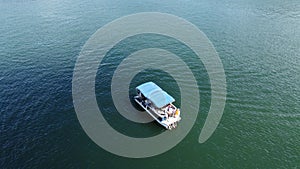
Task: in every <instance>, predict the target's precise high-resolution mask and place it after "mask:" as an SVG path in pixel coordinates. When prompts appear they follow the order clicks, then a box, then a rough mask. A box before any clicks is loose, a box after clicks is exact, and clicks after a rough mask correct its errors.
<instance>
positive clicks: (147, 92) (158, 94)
mask: <svg viewBox="0 0 300 169" xmlns="http://www.w3.org/2000/svg"><path fill="white" fill-rule="evenodd" d="M136 89H138V90H139V91H141V93H142V94H143V95H144V96H145V97H146V98H147V99H149V100H151V102H152V103H154V105H155V106H156V107H158V108H162V107H164V106H165V105H167V104H169V103H172V102H174V101H175V99H174V98H173V97H172V96H170V95H169V94H168V93H167V92H165V91H163V90H162V89H161V88H160V87H159V86H157V85H156V84H155V83H153V82H147V83H144V84H141V85H139V86H138V87H136Z"/></svg>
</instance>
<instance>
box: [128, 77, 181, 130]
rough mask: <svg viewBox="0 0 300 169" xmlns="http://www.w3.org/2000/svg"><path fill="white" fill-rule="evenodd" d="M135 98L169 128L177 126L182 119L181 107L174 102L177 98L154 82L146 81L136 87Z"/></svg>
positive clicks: (151, 114) (152, 115) (160, 122)
mask: <svg viewBox="0 0 300 169" xmlns="http://www.w3.org/2000/svg"><path fill="white" fill-rule="evenodd" d="M136 93H137V95H136V96H134V100H135V101H136V102H137V103H138V104H139V105H140V106H141V107H142V108H143V109H144V110H145V111H146V112H147V113H148V114H149V115H150V116H151V117H153V118H154V119H155V120H156V121H157V122H158V123H159V124H161V125H162V126H164V127H165V128H166V129H168V130H172V129H174V128H176V127H177V125H178V122H179V121H180V120H181V117H180V109H179V108H177V107H176V106H175V105H174V104H173V102H175V99H174V98H173V97H172V96H170V95H169V94H168V93H167V92H165V91H164V90H162V89H161V88H160V87H159V86H158V85H156V84H155V83H153V82H146V83H143V84H141V85H139V86H137V87H136Z"/></svg>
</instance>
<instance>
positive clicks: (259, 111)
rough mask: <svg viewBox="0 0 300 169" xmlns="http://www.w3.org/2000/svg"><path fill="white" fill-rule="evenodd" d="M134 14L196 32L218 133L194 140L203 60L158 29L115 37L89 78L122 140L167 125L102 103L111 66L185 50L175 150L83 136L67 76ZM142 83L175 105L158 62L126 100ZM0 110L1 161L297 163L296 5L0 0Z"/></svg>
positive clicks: (205, 94) (299, 64)
mask: <svg viewBox="0 0 300 169" xmlns="http://www.w3.org/2000/svg"><path fill="white" fill-rule="evenodd" d="M139 12H162V13H169V14H172V15H176V16H178V17H182V18H184V19H186V20H187V21H189V22H191V23H193V24H194V25H196V26H197V27H198V28H199V29H200V30H202V31H203V32H204V33H205V34H206V36H207V37H208V38H209V39H210V41H211V42H212V44H213V45H214V47H215V49H216V51H217V52H218V54H219V57H220V59H221V61H222V63H223V66H224V70H225V75H226V82H227V100H226V105H225V109H224V114H223V117H222V119H221V121H220V124H219V126H218V127H217V129H216V131H215V132H214V134H213V135H212V136H211V137H210V138H209V139H208V140H207V141H206V142H205V143H202V144H199V142H198V137H199V134H200V131H201V128H202V127H203V125H204V122H205V119H206V117H207V114H208V111H209V107H210V100H211V87H210V81H209V77H208V74H207V72H206V70H205V67H204V66H203V64H202V63H201V62H199V61H195V60H194V59H193V57H191V56H192V55H193V54H192V52H191V51H190V50H189V49H188V48H187V47H186V46H184V45H183V44H181V43H179V42H177V41H175V40H174V39H171V38H168V37H163V36H159V35H153V34H144V35H138V36H134V37H131V38H127V39H125V40H123V41H121V42H120V43H119V44H118V45H116V46H115V47H114V48H113V49H111V50H110V52H109V53H108V56H107V57H106V58H107V59H104V60H103V64H102V65H104V66H102V67H99V70H98V73H97V77H96V83H95V89H96V96H97V101H98V105H99V107H101V111H102V112H103V115H104V116H105V119H106V120H107V121H108V122H109V124H110V125H111V126H113V128H114V129H116V130H117V131H119V132H120V133H123V134H126V135H128V136H132V137H150V136H153V135H157V134H159V133H162V132H165V131H164V129H163V128H162V127H161V126H159V125H158V124H157V123H155V122H152V123H148V124H138V123H133V122H131V121H129V120H126V119H125V118H124V117H122V116H121V115H120V114H119V113H118V111H117V110H116V108H115V106H114V104H113V101H112V99H111V91H110V83H111V77H112V74H113V72H114V70H115V69H116V67H117V66H118V64H120V62H121V60H122V59H124V56H127V55H129V54H130V53H132V52H134V51H137V50H141V49H144V48H153V47H160V46H162V44H164V45H163V46H164V49H166V50H169V51H172V52H174V53H176V54H178V55H180V56H181V57H183V60H184V61H185V62H186V63H187V65H188V66H189V67H190V68H191V69H192V71H193V72H196V73H194V76H195V78H196V80H197V83H198V88H199V91H200V100H201V102H200V108H199V114H198V117H197V119H196V123H195V125H194V126H193V128H192V129H191V131H190V132H189V133H188V135H187V136H186V137H185V138H184V139H183V140H182V141H181V142H180V143H179V144H178V145H177V146H175V147H174V148H172V149H171V150H169V151H167V152H165V153H163V154H160V155H157V156H154V157H149V158H140V159H139V158H137V159H134V158H126V157H121V156H117V155H114V154H111V153H110V152H108V151H106V150H104V149H102V148H101V147H99V146H98V145H97V144H95V143H94V142H93V141H92V140H91V139H90V138H89V137H88V135H87V134H86V133H85V131H84V130H83V129H82V127H81V125H80V123H79V121H78V119H77V116H76V112H75V109H74V105H73V98H72V78H73V70H74V67H75V63H76V60H77V58H78V56H79V54H80V51H81V49H82V48H83V46H84V44H85V42H86V41H87V40H88V39H89V38H90V37H91V36H92V35H93V34H94V33H95V32H96V31H97V30H98V29H99V28H100V27H102V26H104V25H105V24H107V23H109V22H111V21H113V20H115V19H117V18H120V17H122V16H125V15H129V14H135V13H139ZM128 24H131V23H128ZM132 24H134V23H132ZM104 62H106V64H105V63H104ZM197 72H198V73H197ZM179 73H182V76H184V75H185V74H184V73H185V72H179ZM145 81H154V82H156V83H157V84H159V86H161V87H162V88H163V89H164V90H166V91H168V92H169V93H170V94H171V95H172V96H174V98H175V99H176V100H177V101H176V102H175V105H177V106H180V103H181V102H182V101H181V100H180V90H179V88H178V85H177V84H176V81H174V79H173V78H172V76H170V75H169V74H168V73H166V72H165V71H161V70H156V69H147V70H144V71H142V72H140V73H139V74H137V75H136V76H135V77H134V79H133V80H132V82H131V84H130V89H129V91H130V92H129V94H128V97H132V96H133V95H134V87H135V86H136V85H138V84H140V83H142V82H145ZM191 99H193V95H192V94H191ZM0 113H1V114H0V168H3V169H4V168H123V169H126V168H128V169H133V168H145V169H146V168H151V169H153V168H173V169H175V168H180V169H184V168H189V169H194V168H195V169H196V168H197V169H198V168H204V169H208V168H243V169H248V168H249V169H250V168H251V169H252V168H286V169H296V168H300V1H299V0H287V1H284V0H199V1H196V0H193V1H192V0H183V1H151V0H145V1H129V0H88V1H79V0H72V1H71V0H60V1H59V0H50V1H48V0H38V1H37V0H32V1H31V0H0ZM183 113H184V112H183ZM116 121H117V122H116ZM179 127H180V124H179ZM99 135H101V133H99ZM157 144H159V143H157Z"/></svg>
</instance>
